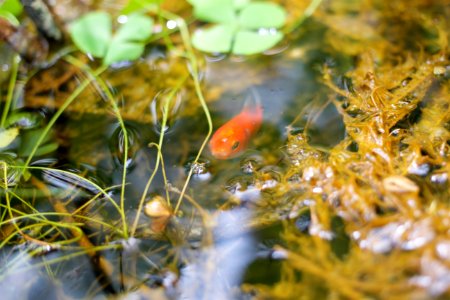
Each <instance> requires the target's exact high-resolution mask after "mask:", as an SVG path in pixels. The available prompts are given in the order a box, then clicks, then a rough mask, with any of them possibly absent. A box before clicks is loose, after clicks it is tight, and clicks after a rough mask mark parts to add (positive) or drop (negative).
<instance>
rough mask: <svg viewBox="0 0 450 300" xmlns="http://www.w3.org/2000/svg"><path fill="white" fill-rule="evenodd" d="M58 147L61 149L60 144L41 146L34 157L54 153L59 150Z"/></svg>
mask: <svg viewBox="0 0 450 300" xmlns="http://www.w3.org/2000/svg"><path fill="white" fill-rule="evenodd" d="M58 147H59V145H58V143H48V144H45V145H42V146H40V147H39V148H38V149H37V150H36V153H35V154H34V155H35V156H41V155H46V154H49V153H52V152H53V151H56V149H58Z"/></svg>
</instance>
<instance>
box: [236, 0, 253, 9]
mask: <svg viewBox="0 0 450 300" xmlns="http://www.w3.org/2000/svg"><path fill="white" fill-rule="evenodd" d="M249 2H250V0H233V7H234V8H235V9H242V8H243V7H244V6H246V5H247V4H248V3H249Z"/></svg>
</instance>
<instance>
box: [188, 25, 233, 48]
mask: <svg viewBox="0 0 450 300" xmlns="http://www.w3.org/2000/svg"><path fill="white" fill-rule="evenodd" d="M233 33H234V30H233V29H232V27H231V26H229V25H215V26H212V27H210V28H208V29H201V30H197V31H196V32H195V33H194V36H193V37H192V44H193V45H194V47H195V48H197V49H199V50H201V51H205V52H212V53H217V52H221V53H224V52H229V51H230V49H231V42H232V40H233Z"/></svg>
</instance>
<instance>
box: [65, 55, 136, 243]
mask: <svg viewBox="0 0 450 300" xmlns="http://www.w3.org/2000/svg"><path fill="white" fill-rule="evenodd" d="M65 59H66V61H67V62H69V63H71V64H73V65H74V66H76V67H78V68H80V69H81V70H83V71H84V72H85V73H86V74H88V75H89V76H91V77H93V78H94V79H95V81H96V82H97V83H98V85H99V86H100V88H101V89H102V90H103V92H104V93H105V95H106V97H107V98H108V101H109V102H110V103H111V106H112V108H113V110H114V114H115V115H116V117H117V120H118V121H119V125H120V128H121V129H122V132H123V138H124V151H123V156H124V160H123V161H124V162H125V164H126V161H127V158H128V150H129V145H128V132H127V129H126V127H125V123H124V121H123V119H122V116H121V114H120V110H119V107H118V106H117V103H116V102H115V101H114V96H113V95H112V94H111V91H110V90H109V88H108V86H107V85H106V84H105V82H104V81H103V79H102V78H101V77H100V76H99V75H100V73H98V72H95V71H93V70H92V69H91V68H89V66H87V65H85V64H83V62H81V61H80V60H78V59H76V58H74V57H71V56H67V57H66V58H65ZM104 67H105V68H106V66H104ZM126 177H127V168H126V165H124V167H123V171H122V187H121V190H120V215H121V218H122V227H123V233H124V238H125V239H127V238H128V236H129V235H128V224H127V220H126V217H125V186H126Z"/></svg>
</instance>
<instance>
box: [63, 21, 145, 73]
mask: <svg viewBox="0 0 450 300" xmlns="http://www.w3.org/2000/svg"><path fill="white" fill-rule="evenodd" d="M152 27H153V20H152V19H151V18H149V17H148V16H146V15H144V14H141V13H135V14H131V15H129V16H128V17H127V22H126V23H124V24H121V25H120V26H119V28H118V29H117V31H116V32H115V33H114V34H113V32H112V20H111V16H110V15H109V14H107V13H106V12H92V13H88V14H86V15H84V16H83V17H81V18H80V19H78V20H76V21H75V22H74V23H72V24H71V26H70V34H71V36H72V40H73V42H74V43H75V45H76V46H77V47H78V48H79V49H80V50H81V51H83V52H85V53H88V54H90V55H92V56H94V57H98V58H103V64H104V65H107V66H109V65H111V64H112V63H115V62H119V61H123V60H135V59H137V58H138V57H139V56H141V54H142V53H143V52H144V48H145V41H146V40H147V39H148V38H149V37H150V36H151V33H152Z"/></svg>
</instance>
